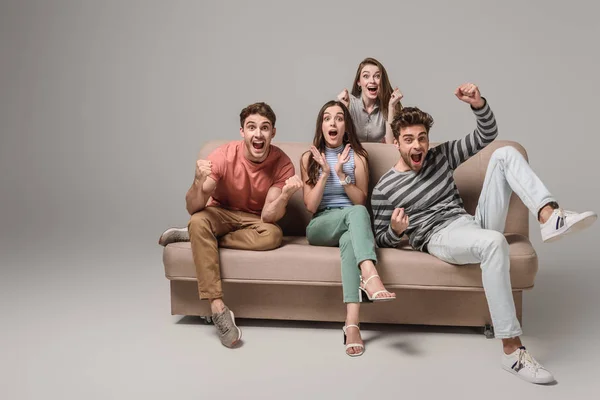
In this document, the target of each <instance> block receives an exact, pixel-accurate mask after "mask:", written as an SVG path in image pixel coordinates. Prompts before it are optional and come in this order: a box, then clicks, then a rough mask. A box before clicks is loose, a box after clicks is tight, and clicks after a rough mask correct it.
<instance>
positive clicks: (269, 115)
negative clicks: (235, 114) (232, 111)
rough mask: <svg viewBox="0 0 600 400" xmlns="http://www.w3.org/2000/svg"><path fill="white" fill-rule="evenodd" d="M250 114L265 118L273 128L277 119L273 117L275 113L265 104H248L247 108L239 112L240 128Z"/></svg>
mask: <svg viewBox="0 0 600 400" xmlns="http://www.w3.org/2000/svg"><path fill="white" fill-rule="evenodd" d="M252 114H258V115H261V116H263V117H265V118H266V119H268V120H269V121H270V122H271V125H272V126H273V127H275V120H276V119H277V118H276V116H275V112H274V111H273V109H272V108H271V106H269V105H268V104H267V103H263V102H260V103H254V104H250V105H249V106H248V107H246V108H244V109H243V110H242V111H241V112H240V126H241V127H242V128H243V127H244V122H245V121H246V118H248V117H249V116H250V115H252Z"/></svg>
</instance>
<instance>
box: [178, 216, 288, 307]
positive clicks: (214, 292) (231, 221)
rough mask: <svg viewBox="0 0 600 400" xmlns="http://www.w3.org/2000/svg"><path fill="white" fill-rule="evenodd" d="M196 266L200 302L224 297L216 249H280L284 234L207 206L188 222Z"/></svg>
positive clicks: (257, 221)
mask: <svg viewBox="0 0 600 400" xmlns="http://www.w3.org/2000/svg"><path fill="white" fill-rule="evenodd" d="M188 231H189V233H190V242H191V245H192V255H193V257H194V264H195V265H196V276H197V278H198V293H199V294H200V299H217V298H221V297H223V289H222V286H221V269H220V266H219V246H220V247H225V248H230V249H239V250H273V249H276V248H277V247H279V246H281V240H282V238H283V232H282V231H281V228H280V227H279V226H277V225H276V224H269V223H263V222H262V221H261V219H260V216H257V215H254V214H250V213H247V212H243V211H229V210H226V209H224V208H221V207H206V208H205V209H204V210H202V211H200V212H197V213H195V214H194V215H192V217H191V219H190V222H189V223H188Z"/></svg>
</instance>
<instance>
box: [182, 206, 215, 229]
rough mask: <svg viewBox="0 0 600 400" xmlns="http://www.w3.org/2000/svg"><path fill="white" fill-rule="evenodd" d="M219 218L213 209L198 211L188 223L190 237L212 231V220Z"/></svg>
mask: <svg viewBox="0 0 600 400" xmlns="http://www.w3.org/2000/svg"><path fill="white" fill-rule="evenodd" d="M215 217H217V215H216V213H215V210H212V209H211V207H207V208H205V209H204V210H202V211H198V212H197V213H195V214H193V215H192V216H191V218H190V222H189V223H188V231H189V233H190V236H192V235H193V234H194V233H204V232H206V231H207V230H211V225H212V220H213V219H214V218H215Z"/></svg>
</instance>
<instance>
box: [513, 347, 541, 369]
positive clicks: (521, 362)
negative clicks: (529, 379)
mask: <svg viewBox="0 0 600 400" xmlns="http://www.w3.org/2000/svg"><path fill="white" fill-rule="evenodd" d="M519 350H520V352H519V357H518V359H517V371H519V370H521V368H522V367H523V366H527V367H529V368H532V369H533V372H534V373H537V371H538V369H540V368H542V366H541V365H540V363H538V362H537V361H536V360H535V358H533V356H532V355H531V354H529V352H528V351H527V350H525V349H519Z"/></svg>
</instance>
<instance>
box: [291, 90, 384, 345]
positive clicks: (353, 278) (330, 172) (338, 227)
mask: <svg viewBox="0 0 600 400" xmlns="http://www.w3.org/2000/svg"><path fill="white" fill-rule="evenodd" d="M301 170H302V182H303V184H304V187H303V190H304V193H303V194H304V204H305V205H306V208H307V209H308V210H309V211H310V212H311V213H313V218H312V219H311V221H310V223H309V224H308V226H307V228H306V237H307V239H308V242H309V243H310V244H311V245H316V246H339V247H340V252H341V257H342V286H343V293H344V303H346V308H347V314H346V323H345V325H344V328H343V331H344V344H346V354H348V355H349V356H359V355H361V354H362V353H363V352H364V344H363V342H362V339H361V337H360V329H359V310H360V301H361V300H362V299H363V298H364V297H366V298H367V299H368V300H369V301H389V300H394V299H395V298H396V295H395V294H394V293H391V292H388V291H387V290H386V289H385V287H384V286H383V283H382V282H381V279H380V278H379V276H378V275H377V269H376V268H375V264H376V263H377V256H376V254H375V239H374V237H373V232H372V230H371V220H370V217H369V213H368V211H367V209H366V208H365V206H364V205H365V203H366V201H367V191H368V184H369V181H368V179H369V178H368V177H369V173H368V163H367V152H366V151H365V149H364V148H363V147H362V145H361V144H360V142H359V140H358V138H357V137H356V133H355V129H354V124H353V122H352V119H351V117H350V112H349V111H348V108H346V106H345V105H344V104H343V103H342V102H340V101H329V102H327V103H326V104H325V105H324V106H323V107H322V108H321V110H320V111H319V116H318V117H317V126H316V131H315V137H314V139H313V146H311V149H310V151H307V152H306V153H304V154H303V155H302V159H301Z"/></svg>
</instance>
